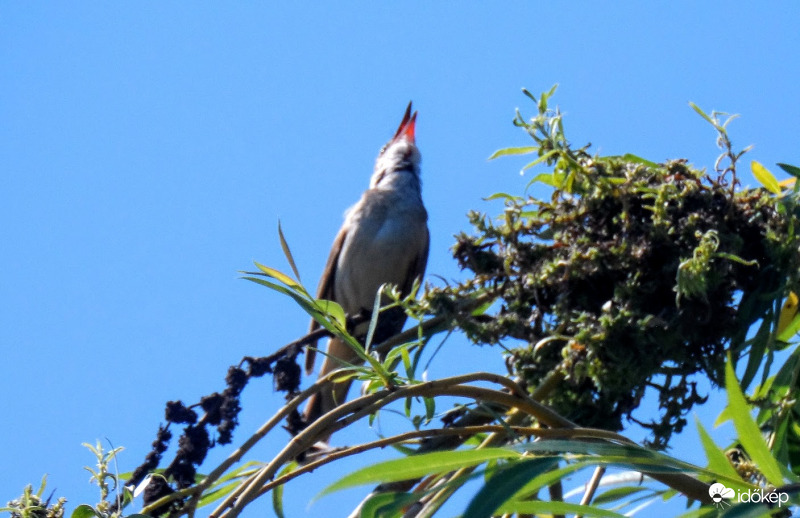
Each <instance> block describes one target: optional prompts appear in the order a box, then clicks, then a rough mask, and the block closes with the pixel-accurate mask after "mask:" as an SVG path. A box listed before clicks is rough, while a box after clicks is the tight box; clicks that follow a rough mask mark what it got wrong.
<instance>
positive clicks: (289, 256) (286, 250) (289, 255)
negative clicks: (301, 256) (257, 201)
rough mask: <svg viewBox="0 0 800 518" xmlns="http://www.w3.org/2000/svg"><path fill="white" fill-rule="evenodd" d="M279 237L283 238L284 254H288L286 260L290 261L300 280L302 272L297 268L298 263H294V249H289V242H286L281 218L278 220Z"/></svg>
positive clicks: (295, 274)
mask: <svg viewBox="0 0 800 518" xmlns="http://www.w3.org/2000/svg"><path fill="white" fill-rule="evenodd" d="M278 237H279V238H280V240H281V248H282V249H283V255H285V256H286V260H287V261H289V266H291V267H292V271H293V272H294V276H295V277H297V280H298V281H299V280H300V272H299V271H298V270H297V265H296V264H294V257H292V251H291V250H289V243H287V242H286V237H284V235H283V229H281V220H278Z"/></svg>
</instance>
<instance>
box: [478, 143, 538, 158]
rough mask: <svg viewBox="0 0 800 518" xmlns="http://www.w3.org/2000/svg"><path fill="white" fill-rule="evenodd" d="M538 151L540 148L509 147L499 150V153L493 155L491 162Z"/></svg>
mask: <svg viewBox="0 0 800 518" xmlns="http://www.w3.org/2000/svg"><path fill="white" fill-rule="evenodd" d="M538 149H539V147H538V146H524V147H507V148H503V149H498V150H497V151H495V152H494V153H492V156H490V157H489V160H494V159H495V158H498V157H501V156H508V155H529V154H531V153H533V152H535V151H536V150H538Z"/></svg>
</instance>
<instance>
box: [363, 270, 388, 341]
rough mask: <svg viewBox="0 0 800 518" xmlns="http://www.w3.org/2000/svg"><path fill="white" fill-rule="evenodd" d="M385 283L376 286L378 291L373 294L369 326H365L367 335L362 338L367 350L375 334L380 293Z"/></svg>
mask: <svg viewBox="0 0 800 518" xmlns="http://www.w3.org/2000/svg"><path fill="white" fill-rule="evenodd" d="M385 286H386V285H385V284H381V285H380V287H379V288H378V292H377V293H376V294H375V300H374V301H373V302H372V314H371V315H370V317H371V318H370V319H369V327H368V328H367V337H366V338H365V339H364V347H365V348H366V350H367V351H369V348H370V346H371V345H372V337H373V336H375V329H377V327H378V316H379V315H380V312H381V299H382V298H383V297H381V293H383V288H384V287H385Z"/></svg>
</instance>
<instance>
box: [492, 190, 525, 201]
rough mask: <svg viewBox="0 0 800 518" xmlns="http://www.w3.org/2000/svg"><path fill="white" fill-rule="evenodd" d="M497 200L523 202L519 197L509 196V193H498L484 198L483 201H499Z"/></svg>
mask: <svg viewBox="0 0 800 518" xmlns="http://www.w3.org/2000/svg"><path fill="white" fill-rule="evenodd" d="M497 199H502V200H511V201H517V200H521V198H520V197H519V196H514V195H511V194H508V193H507V192H496V193H494V194H492V195H489V196H488V197H486V198H484V199H483V201H492V200H497Z"/></svg>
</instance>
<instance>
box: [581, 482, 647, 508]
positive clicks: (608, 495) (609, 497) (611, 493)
mask: <svg viewBox="0 0 800 518" xmlns="http://www.w3.org/2000/svg"><path fill="white" fill-rule="evenodd" d="M642 491H652V489H650V488H649V487H643V486H623V487H615V488H614V489H609V490H608V491H605V492H603V493H602V494H600V495H598V496H597V498H595V499H594V501H593V504H594V505H597V504H605V503H608V502H616V501H617V500H619V499H621V498H625V497H628V496H631V495H635V494H636V493H641V492H642Z"/></svg>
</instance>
